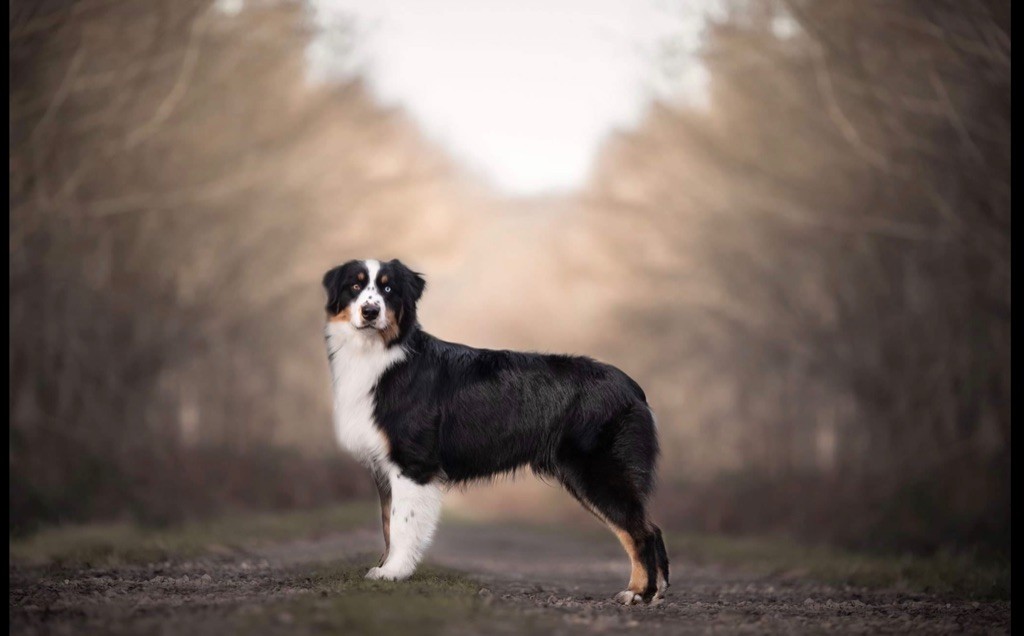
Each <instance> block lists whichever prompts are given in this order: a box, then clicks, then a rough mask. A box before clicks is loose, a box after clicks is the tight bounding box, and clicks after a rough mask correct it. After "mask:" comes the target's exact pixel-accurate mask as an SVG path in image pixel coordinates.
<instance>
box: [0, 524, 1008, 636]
mask: <svg viewBox="0 0 1024 636" xmlns="http://www.w3.org/2000/svg"><path fill="white" fill-rule="evenodd" d="M380 544H381V540H380V538H379V536H378V534H377V532H376V531H375V530H373V529H371V528H366V529H361V530H356V531H353V532H348V533H345V534H339V535H336V536H332V537H328V538H324V539H319V540H316V541H301V542H289V543H284V544H279V545H275V546H271V547H267V548H263V549H260V550H255V551H251V552H248V553H246V554H237V553H230V554H222V555H213V556H208V557H204V558H200V559H194V560H183V561H168V562H163V563H153V564H147V565H138V566H122V567H116V568H76V569H68V568H62V567H58V566H49V567H32V568H28V567H18V566H12V567H11V569H10V571H9V575H10V579H9V580H10V588H11V589H10V615H9V628H10V630H9V631H10V632H11V633H13V634H86V633H88V634H100V633H103V634H136V633H147V634H184V633H187V634H189V635H190V636H202V635H204V634H222V633H225V632H236V633H237V632H244V633H254V631H255V632H260V631H264V632H266V633H290V632H291V631H293V630H292V629H290V623H291V622H292V620H294V619H293V617H292V616H290V615H289V614H288V613H287V612H281V613H278V614H275V613H273V612H274V610H271V611H270V613H269V614H268V612H267V608H268V607H269V608H274V607H277V606H279V604H282V605H286V604H287V602H288V601H291V600H295V599H300V598H303V597H304V596H310V595H312V594H320V595H326V593H325V592H323V591H320V592H316V591H315V590H316V585H315V583H314V580H313V579H311V578H310V577H309V576H308V573H309V572H310V571H311V569H312V568H314V567H315V566H317V565H318V564H323V563H327V562H336V561H339V560H340V561H343V562H345V561H347V562H359V563H365V565H366V566H367V567H369V566H370V565H372V563H370V561H371V560H375V557H370V556H369V555H371V554H374V553H375V552H377V551H379V547H380ZM671 549H672V546H671V545H669V552H670V556H671ZM428 561H429V562H431V563H434V564H436V565H440V566H444V567H448V568H453V569H456V570H459V571H461V572H463V573H465V574H466V575H467V576H469V577H470V578H471V579H472V580H473V581H474V584H475V585H478V586H479V590H478V597H479V599H481V600H482V601H483V605H486V606H488V607H493V608H494V609H495V610H496V611H500V612H501V613H502V616H505V617H507V618H506V619H503V620H505V621H506V622H507V623H508V630H507V631H508V633H525V631H526V630H527V629H528V628H527V627H526V626H527V625H530V626H532V627H530V628H529V629H537V628H536V626H537V625H538V624H543V625H545V629H544V631H545V632H549V633H564V634H591V633H595V632H607V633H623V632H628V633H638V634H639V633H645V634H646V633H652V634H670V633H671V634H690V633H694V634H696V633H730V634H731V633H757V634H763V633H823V632H840V633H870V634H878V633H926V634H933V633H963V632H966V633H986V634H987V633H1008V632H1009V631H1010V603H1009V602H1007V601H969V600H962V599H954V598H940V597H937V596H931V595H927V594H912V593H905V592H899V591H893V590H866V589H860V588H854V587H847V586H838V587H837V586H830V585H824V584H820V583H816V582H814V581H810V580H806V579H804V578H801V577H800V576H798V575H791V576H760V575H754V574H751V573H748V572H744V571H743V570H741V569H736V568H726V567H720V566H714V565H710V566H708V565H702V566H696V565H693V564H687V563H685V562H681V560H679V559H676V560H674V561H673V563H672V565H673V569H672V581H673V584H672V587H671V588H670V589H669V595H668V597H667V598H666V599H664V600H663V601H661V602H660V603H658V604H656V605H651V606H634V607H623V606H620V605H618V604H616V603H614V602H612V601H611V597H612V596H613V595H614V594H615V593H616V592H618V591H619V590H621V589H622V588H623V587H624V582H625V580H626V579H627V578H628V574H629V565H628V562H627V561H626V558H625V555H624V554H623V553H622V552H621V548H619V546H618V544H617V542H616V541H615V540H614V538H613V537H611V536H610V535H609V536H608V537H607V540H606V541H601V540H595V539H586V538H581V537H579V536H576V535H572V534H569V533H558V532H554V531H550V532H549V531H542V530H537V529H530V530H527V529H523V528H510V527H504V526H497V525H483V526H473V525H463V524H448V525H446V526H443V527H442V528H441V530H440V531H439V535H438V539H437V541H436V542H435V545H434V547H433V548H432V549H431V552H430V556H429V558H428ZM396 585H401V584H396ZM253 616H256V617H258V620H252V617H253ZM246 617H248V618H246ZM519 617H521V618H522V619H523V622H522V627H521V628H519V629H517V627H516V625H517V620H518V618H519ZM538 621H540V622H538ZM239 625H245V628H244V629H241V628H240V627H239ZM254 626H255V627H254ZM307 631H308V630H307ZM314 631H316V630H314ZM448 631H451V632H453V633H472V631H473V630H472V626H466V625H463V626H462V628H461V629H460V628H459V626H457V625H456V626H454V627H453V629H451V630H448ZM502 631H503V632H504V631H506V630H504V629H503V630H502ZM350 633H351V632H350Z"/></svg>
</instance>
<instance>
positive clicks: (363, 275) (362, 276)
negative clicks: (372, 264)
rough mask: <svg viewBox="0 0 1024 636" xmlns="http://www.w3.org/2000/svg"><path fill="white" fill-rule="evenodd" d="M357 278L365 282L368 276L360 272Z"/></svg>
mask: <svg viewBox="0 0 1024 636" xmlns="http://www.w3.org/2000/svg"><path fill="white" fill-rule="evenodd" d="M356 278H358V279H359V280H363V279H364V278H366V274H364V273H362V272H359V275H358V276H356Z"/></svg>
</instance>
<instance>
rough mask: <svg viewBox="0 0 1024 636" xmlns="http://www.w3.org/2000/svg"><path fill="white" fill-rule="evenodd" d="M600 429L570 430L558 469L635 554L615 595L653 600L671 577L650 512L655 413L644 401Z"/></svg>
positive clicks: (626, 600) (625, 599) (620, 598)
mask: <svg viewBox="0 0 1024 636" xmlns="http://www.w3.org/2000/svg"><path fill="white" fill-rule="evenodd" d="M596 429H597V430H598V433H597V435H593V434H590V435H587V434H586V433H587V431H586V430H585V429H584V430H576V431H573V430H570V432H569V434H568V435H567V436H566V438H565V439H564V440H563V442H562V445H561V446H560V448H559V452H558V455H557V460H556V469H555V470H556V474H557V475H558V477H559V479H560V480H561V481H562V483H563V484H564V485H565V487H566V489H567V490H568V491H569V492H570V493H571V494H572V495H573V496H575V497H576V499H578V500H579V501H580V503H581V504H583V507H584V508H586V509H587V510H589V511H590V512H592V513H593V514H594V515H595V516H597V518H598V519H600V520H601V521H603V522H604V523H605V524H606V525H607V526H608V528H609V529H610V530H611V531H612V532H613V533H614V534H615V536H616V537H617V538H618V539H619V541H620V542H621V543H622V547H623V548H624V549H625V550H626V554H627V555H628V556H629V561H630V568H631V569H630V576H629V584H628V585H627V587H626V589H625V590H623V591H622V592H619V593H618V594H616V595H615V599H616V600H617V601H619V602H620V603H624V604H626V605H632V604H634V603H640V602H642V601H646V602H649V601H651V600H653V599H654V598H655V597H660V596H663V595H664V589H665V587H667V579H668V556H667V554H665V551H664V549H663V547H664V543H663V542H662V541H661V538H660V536H661V533H660V531H659V530H658V528H657V526H655V525H654V524H652V523H651V522H650V520H649V519H648V517H647V499H648V496H649V495H650V493H651V491H652V489H653V479H654V465H655V459H656V457H657V448H658V446H657V438H656V433H655V428H654V421H653V416H652V415H651V412H650V410H649V409H648V408H647V406H646V405H642V406H638V407H637V408H633V409H630V410H629V411H627V412H626V413H624V414H620V415H618V416H617V417H614V418H613V419H610V420H608V421H606V422H605V423H603V424H602V425H599V426H596ZM662 581H665V582H666V583H665V584H664V585H663V584H662Z"/></svg>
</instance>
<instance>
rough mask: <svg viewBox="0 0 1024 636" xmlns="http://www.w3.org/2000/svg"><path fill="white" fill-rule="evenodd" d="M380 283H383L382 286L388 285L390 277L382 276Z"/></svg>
mask: <svg viewBox="0 0 1024 636" xmlns="http://www.w3.org/2000/svg"><path fill="white" fill-rule="evenodd" d="M380 282H381V284H382V285H387V284H388V275H387V274H384V275H383V276H381V277H380Z"/></svg>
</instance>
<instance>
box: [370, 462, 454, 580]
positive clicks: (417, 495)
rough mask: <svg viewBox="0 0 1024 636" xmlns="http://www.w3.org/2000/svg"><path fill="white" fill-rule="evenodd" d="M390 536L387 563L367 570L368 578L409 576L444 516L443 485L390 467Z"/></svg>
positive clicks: (394, 578)
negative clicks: (417, 478) (413, 477)
mask: <svg viewBox="0 0 1024 636" xmlns="http://www.w3.org/2000/svg"><path fill="white" fill-rule="evenodd" d="M389 484H390V487H391V510H390V529H391V540H390V544H389V546H388V550H387V558H386V559H385V560H384V564H383V565H381V566H379V567H375V568H373V569H371V570H370V571H369V572H367V573H366V578H368V579H384V580H389V581H399V580H402V579H406V578H409V576H411V575H412V573H413V571H414V570H415V569H416V566H417V565H419V562H420V559H422V558H423V553H424V552H425V551H426V549H427V547H428V546H429V545H430V541H431V539H433V537H434V530H435V529H436V528H437V521H438V519H439V518H440V516H441V487H440V486H439V485H438V484H436V483H428V484H418V483H416V482H415V481H413V480H411V479H409V478H408V477H403V476H402V475H401V473H400V472H399V471H398V469H397V468H394V469H392V470H391V471H390V474H389Z"/></svg>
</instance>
